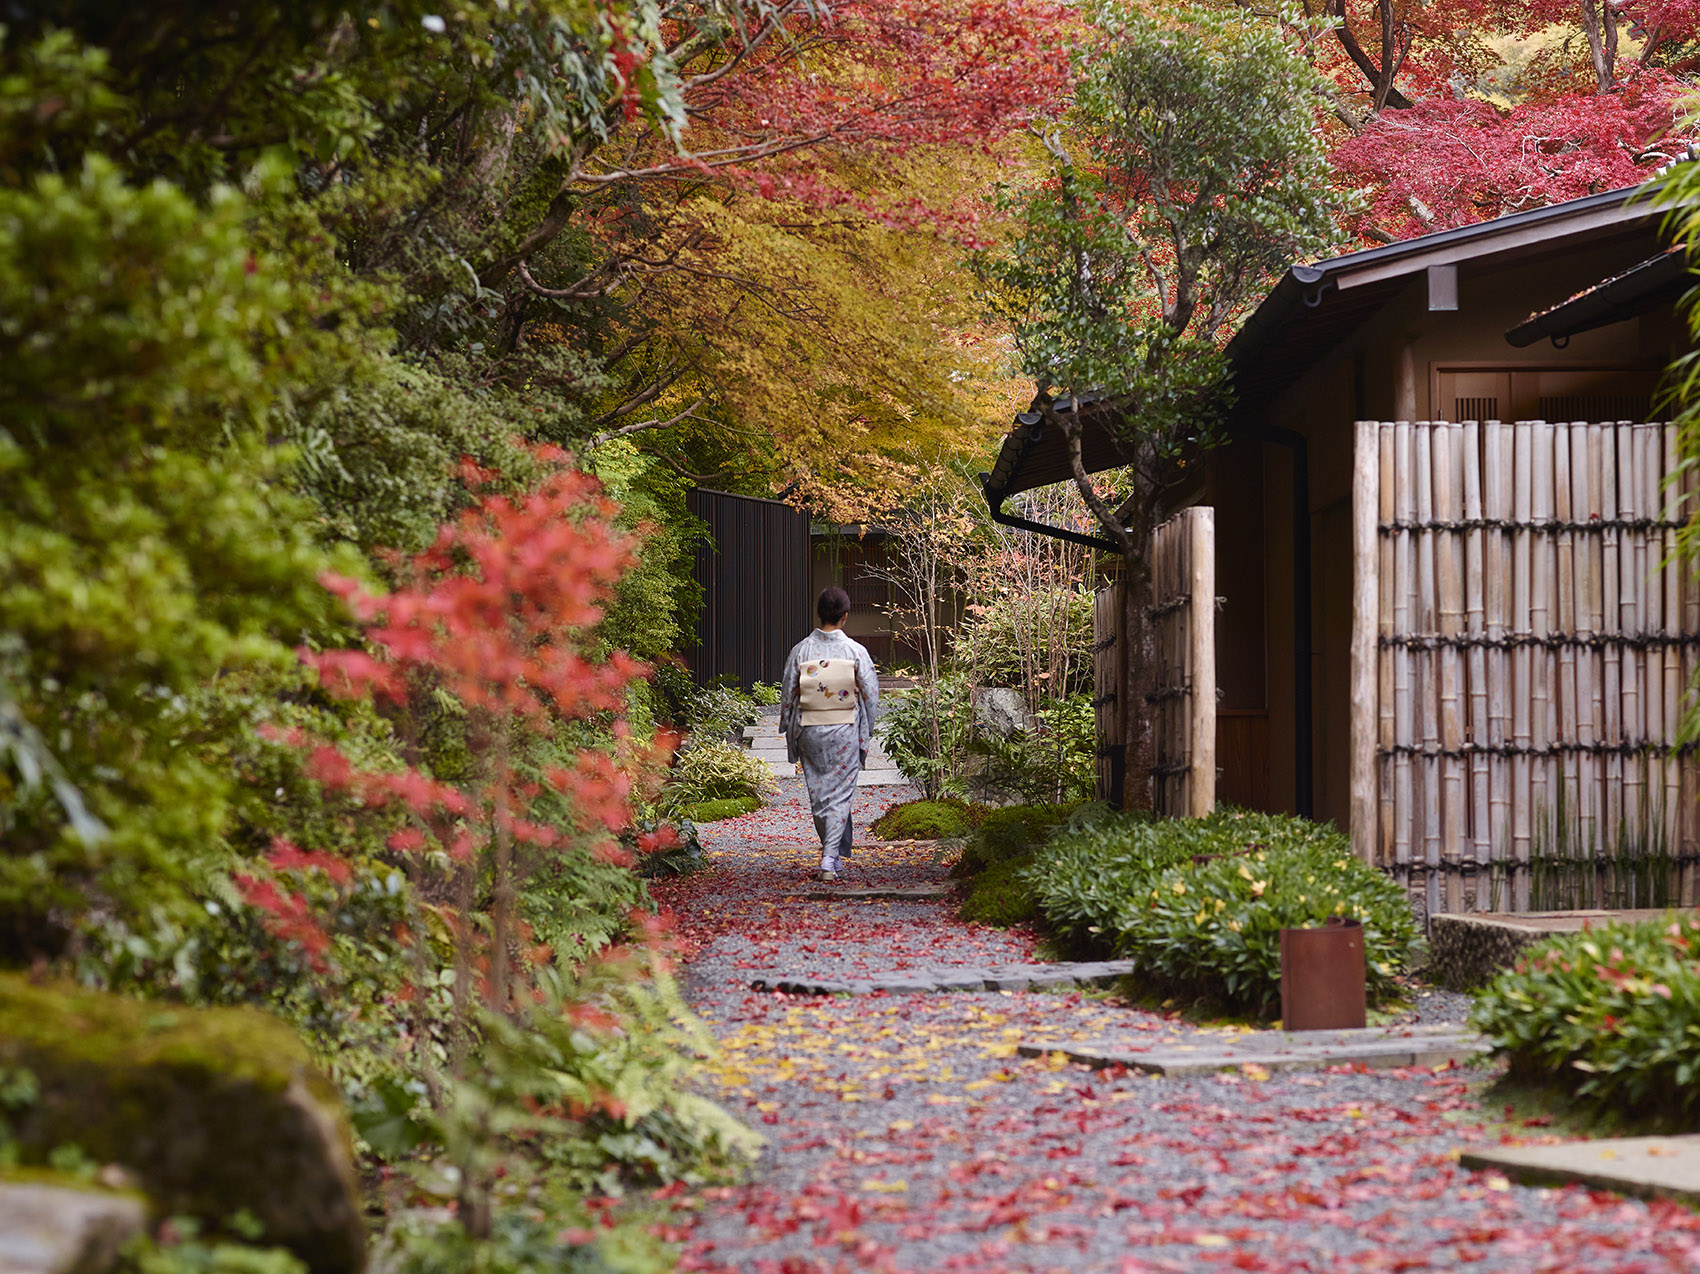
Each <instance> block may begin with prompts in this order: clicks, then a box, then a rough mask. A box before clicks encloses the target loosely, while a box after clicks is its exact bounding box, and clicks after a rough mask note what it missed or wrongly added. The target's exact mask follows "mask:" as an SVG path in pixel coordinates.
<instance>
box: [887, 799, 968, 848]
mask: <svg viewBox="0 0 1700 1274" xmlns="http://www.w3.org/2000/svg"><path fill="white" fill-rule="evenodd" d="M976 808H977V807H973V806H970V805H969V804H968V802H967V801H964V800H960V799H958V798H955V797H948V796H947V797H944V798H942V799H940V800H936V801H928V800H920V801H903V802H901V803H900V804H897V805H893V806H892V807H891V808H890V809H888V810H886V812H885V813H883V814H881V815H880V816H879V817H878V818H877V819H875V820H874V821H873V823H872V824H871V825H870V826H869V828H868V831H869V832H871V833H872V834H873V835H875V836H878V837H879V838H880V839H881V840H949V839H953V838H955V837H958V836H966V835H968V832H969V829H970V828H971V827H972V826H973V819H974V817H975V810H976Z"/></svg>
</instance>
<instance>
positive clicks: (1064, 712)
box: [969, 694, 1098, 804]
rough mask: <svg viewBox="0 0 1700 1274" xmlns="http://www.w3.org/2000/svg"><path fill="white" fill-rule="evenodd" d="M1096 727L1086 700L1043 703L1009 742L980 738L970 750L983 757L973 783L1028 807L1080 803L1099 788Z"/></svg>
mask: <svg viewBox="0 0 1700 1274" xmlns="http://www.w3.org/2000/svg"><path fill="white" fill-rule="evenodd" d="M1097 747H1098V735H1097V723H1096V716H1095V713H1094V710H1093V707H1092V697H1091V696H1090V695H1084V694H1079V695H1070V696H1069V697H1068V698H1066V699H1045V700H1043V701H1042V706H1041V707H1040V708H1039V710H1038V712H1037V713H1036V714H1035V716H1034V723H1033V728H1032V729H1031V730H1016V731H1015V732H1014V733H1012V734H1010V735H1009V736H1008V737H1007V738H1000V737H998V736H997V735H994V734H989V733H980V734H978V735H976V737H975V738H974V740H973V742H972V744H971V746H970V748H969V751H970V753H971V754H972V755H974V756H976V757H978V758H981V762H980V769H979V773H978V775H977V776H976V779H975V782H976V784H977V785H979V786H980V787H982V788H988V789H994V790H997V791H1001V792H1009V793H1012V794H1014V795H1016V796H1019V797H1021V799H1022V800H1024V801H1029V802H1035V803H1037V802H1062V803H1065V804H1066V803H1070V802H1075V801H1083V800H1085V799H1087V798H1088V797H1090V796H1091V795H1092V789H1093V787H1094V786H1095V784H1096V783H1097V764H1098V763H1097Z"/></svg>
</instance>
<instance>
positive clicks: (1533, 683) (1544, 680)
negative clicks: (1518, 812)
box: [1529, 421, 1557, 839]
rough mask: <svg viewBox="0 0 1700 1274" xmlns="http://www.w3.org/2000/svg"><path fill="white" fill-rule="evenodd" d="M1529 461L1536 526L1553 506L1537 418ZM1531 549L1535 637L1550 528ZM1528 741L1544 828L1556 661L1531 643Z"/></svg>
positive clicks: (1546, 624) (1545, 432)
mask: <svg viewBox="0 0 1700 1274" xmlns="http://www.w3.org/2000/svg"><path fill="white" fill-rule="evenodd" d="M1530 436H1531V440H1532V444H1533V446H1532V451H1533V465H1532V468H1531V474H1530V484H1529V516H1530V517H1531V518H1532V519H1533V521H1534V523H1535V524H1536V525H1539V524H1541V523H1543V522H1547V521H1549V520H1550V519H1551V518H1552V508H1553V501H1552V495H1553V450H1552V436H1553V430H1552V426H1551V425H1549V424H1547V423H1546V422H1545V421H1536V422H1534V424H1533V425H1532V426H1531V427H1530ZM1534 541H1535V543H1534V552H1533V556H1532V561H1531V565H1530V569H1529V634H1530V636H1532V637H1534V638H1536V639H1537V641H1538V639H1540V638H1543V637H1546V636H1547V635H1548V634H1549V633H1550V632H1551V631H1552V619H1553V615H1552V594H1553V585H1554V582H1555V581H1554V576H1555V574H1556V571H1557V558H1556V542H1555V537H1554V536H1553V535H1552V534H1551V533H1550V532H1542V533H1540V534H1538V535H1536V536H1535V537H1534ZM1530 666H1531V676H1530V683H1529V684H1530V687H1531V688H1530V693H1529V721H1530V729H1529V746H1530V747H1531V748H1532V749H1533V750H1534V752H1535V753H1536V754H1537V755H1536V756H1534V757H1532V758H1531V761H1530V766H1529V771H1530V782H1529V801H1530V810H1531V815H1532V817H1533V819H1534V821H1535V825H1536V827H1537V828H1540V829H1543V830H1545V831H1547V833H1548V836H1549V839H1550V828H1551V820H1552V814H1553V802H1552V793H1553V783H1552V775H1553V770H1554V768H1555V767H1554V766H1553V764H1552V761H1551V759H1550V758H1549V757H1547V756H1545V755H1539V754H1540V753H1542V752H1543V751H1544V750H1545V749H1546V748H1549V747H1551V746H1552V742H1553V715H1554V712H1553V692H1554V689H1555V686H1554V682H1555V680H1556V677H1555V675H1554V674H1555V670H1556V664H1555V661H1554V659H1553V656H1552V651H1551V650H1550V649H1549V648H1548V647H1545V646H1541V645H1536V646H1534V647H1533V648H1532V650H1531V651H1530Z"/></svg>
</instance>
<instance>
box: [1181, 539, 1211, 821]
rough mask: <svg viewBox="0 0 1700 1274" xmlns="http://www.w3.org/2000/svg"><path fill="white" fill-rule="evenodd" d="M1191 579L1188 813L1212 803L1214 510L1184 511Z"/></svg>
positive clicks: (1208, 809)
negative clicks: (1188, 526) (1189, 809)
mask: <svg viewBox="0 0 1700 1274" xmlns="http://www.w3.org/2000/svg"><path fill="white" fill-rule="evenodd" d="M1187 518H1188V521H1189V522H1190V528H1189V529H1190V532H1191V534H1190V536H1189V537H1188V538H1189V541H1190V542H1189V544H1188V548H1189V550H1190V551H1191V555H1192V578H1191V580H1190V581H1188V583H1189V586H1190V588H1191V592H1192V605H1191V606H1190V607H1189V608H1188V609H1189V611H1190V618H1191V620H1192V623H1191V625H1190V627H1191V630H1192V652H1191V663H1192V704H1191V707H1192V723H1191V724H1192V729H1191V735H1192V737H1191V740H1190V742H1191V745H1192V755H1191V757H1190V761H1191V766H1192V773H1191V775H1190V779H1191V782H1190V784H1189V786H1190V787H1191V789H1192V791H1191V796H1192V810H1191V813H1192V816H1193V817H1194V818H1203V817H1204V816H1205V815H1207V814H1209V813H1210V812H1211V811H1212V810H1214V809H1215V808H1216V510H1215V509H1212V508H1206V507H1199V508H1193V509H1188V510H1187Z"/></svg>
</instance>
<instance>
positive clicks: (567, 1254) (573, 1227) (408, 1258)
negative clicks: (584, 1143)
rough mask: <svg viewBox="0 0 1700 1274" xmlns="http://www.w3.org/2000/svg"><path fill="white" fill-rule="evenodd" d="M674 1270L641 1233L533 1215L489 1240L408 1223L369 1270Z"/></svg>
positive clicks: (425, 1221) (522, 1273)
mask: <svg viewBox="0 0 1700 1274" xmlns="http://www.w3.org/2000/svg"><path fill="white" fill-rule="evenodd" d="M563 1222H566V1223H568V1224H566V1225H565V1226H563ZM672 1268H673V1261H672V1258H671V1257H670V1256H669V1255H668V1254H667V1252H666V1250H665V1249H664V1248H663V1247H662V1245H661V1243H660V1242H659V1241H658V1240H656V1239H654V1238H651V1237H650V1236H649V1235H648V1234H647V1232H646V1230H645V1229H643V1228H640V1227H638V1226H634V1225H620V1226H615V1227H613V1228H607V1227H605V1226H603V1225H602V1224H601V1223H600V1222H599V1221H598V1220H597V1219H596V1218H594V1217H590V1216H588V1215H585V1214H584V1213H583V1211H582V1209H579V1210H574V1211H572V1212H569V1213H568V1214H567V1215H565V1216H563V1215H561V1214H560V1213H558V1212H556V1211H554V1210H545V1209H532V1208H515V1209H512V1210H510V1211H504V1212H502V1213H501V1214H499V1215H498V1216H497V1217H496V1219H495V1221H494V1223H493V1224H492V1225H491V1227H490V1237H489V1238H487V1239H474V1238H471V1237H470V1236H469V1235H468V1234H467V1232H466V1231H465V1230H464V1229H463V1228H462V1227H461V1226H459V1225H456V1224H447V1225H445V1224H443V1223H441V1222H439V1221H437V1220H435V1219H433V1218H430V1217H426V1216H410V1217H406V1218H403V1220H402V1221H401V1222H400V1223H398V1224H397V1225H395V1226H392V1227H391V1228H390V1230H389V1231H388V1232H387V1233H386V1234H385V1235H384V1237H383V1239H382V1240H381V1241H380V1243H379V1245H378V1250H377V1252H376V1254H375V1256H374V1260H373V1265H372V1269H373V1274H667V1271H670V1270H671V1269H672ZM144 1274H148V1272H144ZM173 1274H175V1272H173Z"/></svg>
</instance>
